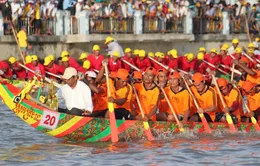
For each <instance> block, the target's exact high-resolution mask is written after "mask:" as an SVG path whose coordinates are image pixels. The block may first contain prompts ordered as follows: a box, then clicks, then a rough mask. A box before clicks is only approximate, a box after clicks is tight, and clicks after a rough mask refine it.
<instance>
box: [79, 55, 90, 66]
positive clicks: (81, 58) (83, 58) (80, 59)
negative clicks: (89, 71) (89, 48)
mask: <svg viewBox="0 0 260 166" xmlns="http://www.w3.org/2000/svg"><path fill="white" fill-rule="evenodd" d="M87 57H88V53H86V52H83V53H81V54H80V57H79V61H80V62H81V65H82V64H83V63H84V61H85V60H87Z"/></svg>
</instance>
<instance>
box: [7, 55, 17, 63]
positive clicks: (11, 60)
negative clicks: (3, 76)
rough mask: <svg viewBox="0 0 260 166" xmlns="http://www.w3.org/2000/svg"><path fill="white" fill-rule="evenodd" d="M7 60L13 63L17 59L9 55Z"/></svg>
mask: <svg viewBox="0 0 260 166" xmlns="http://www.w3.org/2000/svg"><path fill="white" fill-rule="evenodd" d="M8 61H9V62H10V63H11V64H14V63H15V62H16V61H17V59H16V58H15V57H13V56H11V57H10V58H9V59H8Z"/></svg>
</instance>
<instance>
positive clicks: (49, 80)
mask: <svg viewBox="0 0 260 166" xmlns="http://www.w3.org/2000/svg"><path fill="white" fill-rule="evenodd" d="M19 65H20V66H21V67H23V68H24V69H26V70H28V71H30V72H32V73H34V74H36V72H35V71H33V70H32V69H30V68H28V67H26V66H24V65H22V64H21V63H19ZM38 76H40V77H42V75H38ZM45 80H46V81H47V82H48V83H51V79H49V78H47V77H45ZM53 84H54V86H56V87H57V88H61V87H62V85H61V84H58V83H57V82H53Z"/></svg>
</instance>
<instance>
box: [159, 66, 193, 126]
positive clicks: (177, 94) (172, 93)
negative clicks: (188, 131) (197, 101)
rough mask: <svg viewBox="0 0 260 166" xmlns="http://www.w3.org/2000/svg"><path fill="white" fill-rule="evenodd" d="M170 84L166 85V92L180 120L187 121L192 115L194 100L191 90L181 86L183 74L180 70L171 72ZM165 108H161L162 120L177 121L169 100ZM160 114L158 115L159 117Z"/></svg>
mask: <svg viewBox="0 0 260 166" xmlns="http://www.w3.org/2000/svg"><path fill="white" fill-rule="evenodd" d="M168 78H169V86H167V87H165V88H164V90H165V93H166V95H167V97H168V99H169V101H170V104H171V105H172V107H173V109H174V111H175V113H176V114H177V117H178V119H179V120H180V121H183V122H187V121H188V118H189V115H190V105H191V102H192V99H191V96H190V94H189V92H188V91H187V90H186V89H185V88H184V87H183V86H181V76H180V74H179V73H178V72H176V71H174V72H171V73H170V74H169V77H168ZM164 104H165V110H160V113H159V114H160V117H161V118H162V119H161V120H164V121H166V120H167V121H171V122H175V121H176V120H175V118H174V116H173V113H172V110H171V109H170V107H169V105H168V103H167V102H165V103H164ZM158 117H159V115H157V118H158Z"/></svg>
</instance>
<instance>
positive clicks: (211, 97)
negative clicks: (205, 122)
mask: <svg viewBox="0 0 260 166" xmlns="http://www.w3.org/2000/svg"><path fill="white" fill-rule="evenodd" d="M191 90H192V92H193V94H194V96H195V98H196V100H197V102H198V104H199V107H200V108H202V109H205V108H208V107H211V106H214V105H215V106H216V107H217V93H216V91H215V89H214V88H213V87H211V86H208V87H207V91H206V92H204V93H203V94H199V92H198V91H197V89H196V88H195V87H194V86H192V87H191ZM192 112H193V113H196V112H197V110H196V109H195V108H194V107H192ZM206 113H207V114H209V116H210V118H211V120H212V121H215V118H216V111H214V112H206Z"/></svg>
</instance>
